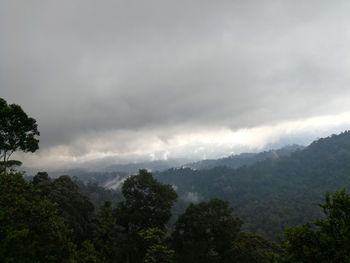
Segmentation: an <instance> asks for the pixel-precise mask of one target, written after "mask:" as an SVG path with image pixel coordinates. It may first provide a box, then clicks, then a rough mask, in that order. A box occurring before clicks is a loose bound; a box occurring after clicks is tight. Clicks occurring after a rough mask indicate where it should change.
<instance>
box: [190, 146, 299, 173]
mask: <svg viewBox="0 0 350 263" xmlns="http://www.w3.org/2000/svg"><path fill="white" fill-rule="evenodd" d="M304 148H305V146H301V145H297V144H293V145H289V146H285V147H283V148H281V149H277V150H270V151H264V152H260V153H241V154H239V155H231V156H229V157H226V158H220V159H211V160H203V161H199V162H194V163H189V164H186V165H185V166H186V167H189V168H192V169H198V170H203V169H211V168H214V167H219V166H226V167H230V168H239V167H241V166H244V165H251V164H254V163H257V162H261V161H264V160H266V159H278V158H280V157H283V156H289V155H291V154H292V153H293V152H295V151H300V150H303V149H304Z"/></svg>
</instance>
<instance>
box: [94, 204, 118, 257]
mask: <svg viewBox="0 0 350 263" xmlns="http://www.w3.org/2000/svg"><path fill="white" fill-rule="evenodd" d="M92 241H93V243H94V246H95V248H96V250H97V252H98V254H99V258H100V259H101V261H102V262H106V263H112V262H116V261H117V257H118V252H119V249H118V242H119V239H118V228H117V225H116V219H115V217H114V214H113V207H112V204H111V202H105V203H104V205H102V206H101V207H100V210H99V212H98V213H97V215H96V217H95V218H94V220H93V240H92Z"/></svg>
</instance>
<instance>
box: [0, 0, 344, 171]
mask: <svg viewBox="0 0 350 263" xmlns="http://www.w3.org/2000/svg"><path fill="white" fill-rule="evenodd" d="M0 37H1V41H0V97H2V98H4V99H5V100H7V101H8V103H16V104H20V105H21V106H22V108H23V109H24V110H25V111H26V112H27V113H28V115H30V116H31V117H34V118H35V119H36V120H37V122H38V124H39V130H40V132H41V136H40V151H38V152H37V153H36V154H34V155H29V154H27V155H26V157H25V158H24V159H23V160H24V162H25V165H29V166H30V165H36V166H38V165H39V166H42V167H59V166H62V165H70V164H72V163H75V164H77V163H81V162H84V161H89V160H94V159H100V158H112V159H113V158H115V159H116V160H119V161H120V160H123V161H135V160H139V159H142V158H143V159H148V160H153V159H166V158H175V157H189V158H208V157H218V156H224V155H228V154H230V153H239V152H241V151H249V150H251V151H256V150H261V149H265V148H266V147H269V146H271V147H272V146H280V145H283V144H289V143H292V142H295V143H309V142H310V141H311V140H312V139H316V138H317V137H321V136H325V135H329V134H330V133H333V132H339V131H341V130H346V129H348V128H349V127H350V108H349V105H350V103H349V102H350V86H349V84H350V2H349V1H341V0H337V1H322V0H306V1H301V0H300V1H295V0H290V1H287V0H286V1H282V0H274V1H272V0H271V1H270V0H264V1H260V0H256V1H246V0H244V1H243V0H242V1H234V0H231V1H224V0H223V1H212V0H210V1H209V0H208V1H206V0H192V1H188V0H186V1H184V0H176V1H175V0H173V1H167V0H147V1H142V0H138V1H133V0H125V1H118V0H113V1H112V0H101V1H95V0H80V1H79V0H51V1H34V0H32V1H30V0H23V1H17V0H0Z"/></svg>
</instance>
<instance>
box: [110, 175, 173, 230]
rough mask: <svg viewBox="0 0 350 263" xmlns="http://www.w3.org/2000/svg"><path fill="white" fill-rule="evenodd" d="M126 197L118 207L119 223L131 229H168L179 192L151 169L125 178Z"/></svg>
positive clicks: (123, 190) (124, 189)
mask: <svg viewBox="0 0 350 263" xmlns="http://www.w3.org/2000/svg"><path fill="white" fill-rule="evenodd" d="M122 193H123V196H124V198H125V200H124V201H122V202H120V203H119V204H118V206H117V210H116V215H117V223H118V224H119V225H121V226H123V227H125V228H126V229H127V231H133V232H139V231H140V230H142V229H146V228H153V227H157V228H159V229H162V230H163V229H164V228H165V224H166V223H167V222H168V220H169V219H170V217H171V207H172V206H173V204H174V202H175V200H176V198H177V194H176V192H175V190H174V189H173V188H172V186H171V185H166V184H162V183H160V182H158V181H157V180H155V179H154V178H153V176H152V174H151V173H149V172H148V171H147V170H140V173H139V174H138V175H133V176H130V177H129V178H128V179H126V180H125V182H124V184H123V188H122Z"/></svg>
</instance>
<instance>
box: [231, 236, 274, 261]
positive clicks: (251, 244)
mask: <svg viewBox="0 0 350 263" xmlns="http://www.w3.org/2000/svg"><path fill="white" fill-rule="evenodd" d="M280 251H281V248H280V246H279V245H278V244H277V243H274V242H271V241H270V240H268V239H267V238H265V237H263V236H261V235H257V234H252V233H248V232H241V233H239V235H238V237H237V238H236V239H235V241H234V242H233V245H232V251H231V255H232V262H244V263H268V262H273V260H274V259H275V258H276V257H277V255H278V254H279V253H280Z"/></svg>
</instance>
